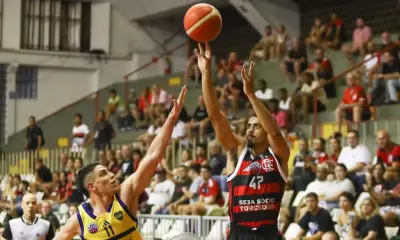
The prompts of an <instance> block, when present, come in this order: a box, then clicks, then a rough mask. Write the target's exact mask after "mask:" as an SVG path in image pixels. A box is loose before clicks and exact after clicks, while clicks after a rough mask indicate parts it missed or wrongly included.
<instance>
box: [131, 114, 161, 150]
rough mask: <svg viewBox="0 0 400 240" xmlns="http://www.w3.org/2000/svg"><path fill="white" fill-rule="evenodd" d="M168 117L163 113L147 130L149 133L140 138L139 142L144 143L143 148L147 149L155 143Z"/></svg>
mask: <svg viewBox="0 0 400 240" xmlns="http://www.w3.org/2000/svg"><path fill="white" fill-rule="evenodd" d="M166 119H167V116H166V115H165V114H164V113H162V114H160V116H159V117H158V118H157V119H156V120H155V121H154V123H153V124H151V125H150V126H149V127H148V128H147V132H146V133H144V134H142V135H140V136H139V137H138V139H137V140H138V142H140V143H142V147H144V148H146V147H147V146H149V145H150V143H151V142H152V141H153V139H154V138H155V136H156V135H157V134H159V133H160V131H161V127H162V126H163V124H164V123H165V120H166Z"/></svg>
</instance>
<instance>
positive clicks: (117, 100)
mask: <svg viewBox="0 0 400 240" xmlns="http://www.w3.org/2000/svg"><path fill="white" fill-rule="evenodd" d="M123 110H124V103H123V101H122V99H121V97H120V96H119V95H117V90H115V89H111V90H110V98H109V99H108V103H107V106H106V115H105V117H106V119H108V118H109V117H110V115H111V114H114V113H119V112H121V111H123Z"/></svg>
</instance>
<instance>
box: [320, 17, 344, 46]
mask: <svg viewBox="0 0 400 240" xmlns="http://www.w3.org/2000/svg"><path fill="white" fill-rule="evenodd" d="M343 41H344V29H343V21H342V20H341V19H340V18H339V17H338V15H336V14H335V13H332V15H331V19H330V21H329V23H328V25H327V29H326V35H325V41H324V43H323V47H324V48H325V49H327V48H333V49H339V48H340V46H341V45H342V42H343Z"/></svg>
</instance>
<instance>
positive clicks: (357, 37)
mask: <svg viewBox="0 0 400 240" xmlns="http://www.w3.org/2000/svg"><path fill="white" fill-rule="evenodd" d="M371 38H372V29H371V28H370V27H369V26H367V25H366V24H365V23H364V20H363V19H362V18H357V20H356V28H355V29H354V31H353V42H352V43H351V44H345V45H343V47H342V51H343V52H344V53H345V54H346V57H347V59H348V60H349V61H350V62H352V63H354V59H353V56H354V55H361V57H362V58H364V56H365V50H366V44H367V43H368V42H369V41H370V40H371Z"/></svg>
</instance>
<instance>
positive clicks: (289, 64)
mask: <svg viewBox="0 0 400 240" xmlns="http://www.w3.org/2000/svg"><path fill="white" fill-rule="evenodd" d="M307 66H308V63H307V51H306V49H305V48H304V47H303V46H300V45H299V40H298V39H297V38H295V39H293V42H292V48H291V49H290V50H289V52H288V55H287V56H286V57H285V59H284V62H283V63H282V64H281V70H282V72H283V74H284V75H285V77H286V78H287V79H288V80H289V82H292V80H291V75H290V74H294V75H295V77H296V79H297V78H298V77H299V76H300V73H302V72H303V71H304V70H306V68H307Z"/></svg>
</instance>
